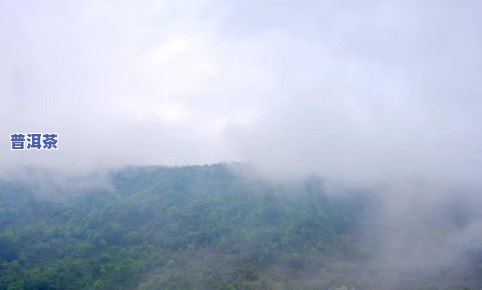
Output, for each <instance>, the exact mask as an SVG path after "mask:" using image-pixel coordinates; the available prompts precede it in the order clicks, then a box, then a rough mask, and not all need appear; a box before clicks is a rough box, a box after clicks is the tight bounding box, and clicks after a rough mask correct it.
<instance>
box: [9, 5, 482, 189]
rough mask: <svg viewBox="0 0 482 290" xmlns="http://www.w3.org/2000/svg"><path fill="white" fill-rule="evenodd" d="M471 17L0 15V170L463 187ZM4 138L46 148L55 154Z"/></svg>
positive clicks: (400, 8) (464, 11) (238, 10)
mask: <svg viewBox="0 0 482 290" xmlns="http://www.w3.org/2000/svg"><path fill="white" fill-rule="evenodd" d="M480 11H482V2H480V1H445V0H440V1H418V0H417V1H415V0H404V1H371V0H368V1H348V0H346V1H340V0H337V1H283V0H278V1H274V0H265V1H254V0H253V1H251V0H248V1H246V0H234V1H215V0H212V1H211V0H197V1H188V0H172V1H171V0H162V1H154V0H138V1H120V0H115V1H114V0H83V1H65V0H57V1H55V0H46V1H34V0H30V1H21V0H4V1H1V2H0V43H1V45H0V64H1V65H0V120H1V122H0V157H1V160H0V162H1V163H0V166H1V168H2V169H3V170H6V169H10V168H13V167H17V166H23V165H35V166H48V167H60V168H89V169H95V168H98V167H106V166H118V165H126V164H132V165H137V164H139V165H142V164H193V163H195V164H197V163H211V162H218V161H234V160H236V161H247V162H252V163H253V164H256V165H257V166H258V167H259V168H260V169H261V170H263V171H266V172H268V171H269V172H277V173H281V174H285V173H289V174H292V173H306V172H317V173H319V174H322V175H325V176H328V177H331V178H340V179H344V180H351V181H353V180H354V181H360V180H362V181H367V180H369V181H373V180H390V179H399V178H426V179H435V180H439V181H440V180H442V181H449V182H453V183H467V182H470V183H474V184H478V183H479V179H480V178H479V176H478V175H479V174H480V172H482V171H481V168H480V167H481V164H482V162H481V161H482V160H481V159H482V158H481V155H482V154H481V153H482V152H481V148H482V129H481V120H482V117H481V116H482V97H481V93H482V81H481V76H482V74H481V72H482V18H480ZM12 133H58V134H59V139H60V141H59V142H60V143H59V148H58V150H57V151H55V152H51V151H47V150H42V151H11V150H10V134H12Z"/></svg>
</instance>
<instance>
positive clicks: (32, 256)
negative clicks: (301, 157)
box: [0, 164, 480, 290]
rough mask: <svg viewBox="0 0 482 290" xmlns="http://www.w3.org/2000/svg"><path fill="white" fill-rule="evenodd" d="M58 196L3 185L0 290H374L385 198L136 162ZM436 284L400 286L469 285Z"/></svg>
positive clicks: (458, 285)
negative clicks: (368, 230)
mask: <svg viewBox="0 0 482 290" xmlns="http://www.w3.org/2000/svg"><path fill="white" fill-rule="evenodd" d="M62 190H64V191H66V192H60V193H56V194H52V195H50V196H49V195H46V194H45V193H42V194H40V193H38V192H37V190H36V188H35V186H31V185H29V184H28V182H23V183H22V182H7V181H3V182H2V183H1V185H0V290H21V289H28V290H34V289H39V290H40V289H43V290H48V289H52V290H53V289H145V290H150V289H173V290H174V289H225V290H234V289H238V290H241V289H335V288H337V287H340V288H341V287H347V289H375V288H373V287H375V286H376V285H377V284H376V283H378V282H377V278H380V277H378V276H377V273H376V271H377V268H376V265H373V263H370V260H371V258H372V257H373V255H374V253H375V252H376V247H375V246H373V245H371V244H370V243H369V242H368V241H369V239H366V235H363V234H362V229H363V228H364V227H366V222H367V219H366V214H367V212H373V211H374V210H375V209H376V203H377V201H376V200H374V199H371V198H368V197H367V195H366V194H363V193H360V192H358V193H346V194H341V195H328V194H326V190H325V186H324V182H323V180H322V179H321V178H318V177H316V176H311V177H308V178H306V179H305V180H303V181H301V182H285V183H283V184H281V185H280V184H279V183H274V182H270V181H267V180H264V179H260V178H255V177H252V176H251V177H250V176H248V175H245V174H244V175H243V174H240V173H237V171H236V170H233V169H231V168H230V167H229V166H227V165H223V164H217V165H209V166H208V165H206V166H187V167H130V168H125V169H122V170H116V171H113V172H110V173H109V174H108V177H107V182H106V185H104V186H98V187H95V188H89V189H85V190H81V191H79V190H77V191H75V192H68V190H66V189H65V188H63V189H62ZM479 274H480V271H479ZM437 279H438V278H437ZM437 281H438V280H436V279H435V278H434V279H432V280H430V279H429V280H426V279H425V280H424V279H419V280H414V281H412V283H413V284H412V286H413V288H403V287H405V286H400V289H463V287H465V286H473V285H469V284H470V283H472V282H470V283H469V281H467V280H463V279H460V280H457V279H455V280H454V279H452V280H451V282H450V283H445V282H443V283H442V282H440V281H438V282H437ZM464 283H466V284H464ZM442 285H445V286H442ZM378 289H380V288H378ZM467 289H468V288H467Z"/></svg>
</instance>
